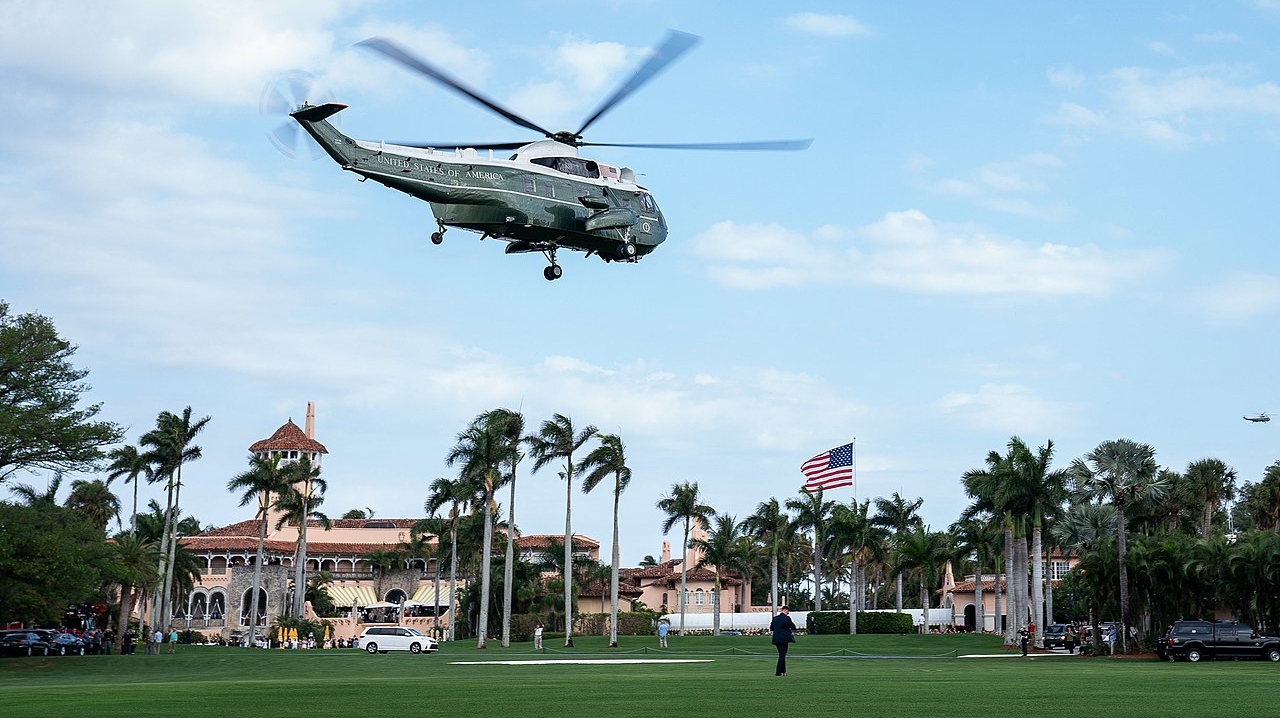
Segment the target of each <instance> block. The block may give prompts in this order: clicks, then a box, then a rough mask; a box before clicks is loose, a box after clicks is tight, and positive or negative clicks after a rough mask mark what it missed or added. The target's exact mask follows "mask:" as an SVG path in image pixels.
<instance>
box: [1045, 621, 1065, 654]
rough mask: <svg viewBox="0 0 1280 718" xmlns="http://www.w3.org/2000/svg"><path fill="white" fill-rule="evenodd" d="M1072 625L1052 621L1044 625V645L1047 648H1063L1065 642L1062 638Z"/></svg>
mask: <svg viewBox="0 0 1280 718" xmlns="http://www.w3.org/2000/svg"><path fill="white" fill-rule="evenodd" d="M1070 627H1071V625H1070V624H1067V623H1050V624H1049V625H1047V626H1045V627H1044V647H1045V648H1063V647H1065V644H1064V643H1063V641H1062V639H1063V638H1064V637H1065V636H1066V635H1067V629H1068V628H1070Z"/></svg>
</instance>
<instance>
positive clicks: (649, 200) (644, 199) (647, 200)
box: [640, 194, 653, 212]
mask: <svg viewBox="0 0 1280 718" xmlns="http://www.w3.org/2000/svg"><path fill="white" fill-rule="evenodd" d="M640 204H642V205H644V208H645V209H647V210H649V211H650V212H652V211H653V197H650V196H649V195H647V194H641V195H640Z"/></svg>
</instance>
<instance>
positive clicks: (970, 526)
mask: <svg viewBox="0 0 1280 718" xmlns="http://www.w3.org/2000/svg"><path fill="white" fill-rule="evenodd" d="M949 532H950V533H951V535H952V536H953V537H955V540H956V548H957V553H958V554H961V555H972V556H973V603H974V617H973V619H974V630H975V631H977V632H978V633H983V632H985V631H986V630H987V629H986V626H987V616H986V611H987V608H986V601H985V600H984V599H983V596H982V593H983V591H982V573H983V568H985V567H986V566H987V560H988V559H991V560H992V561H993V563H994V562H995V560H996V559H997V557H998V556H999V554H1000V546H1001V542H1002V540H1003V536H1004V533H1003V531H1002V528H1001V526H1000V521H999V520H998V519H996V517H994V516H992V515H991V513H990V512H988V511H983V512H979V513H977V514H975V515H962V516H961V517H960V519H959V520H958V521H956V522H955V523H953V524H951V527H950V529H949ZM1059 545H1061V544H1059ZM996 575H997V577H998V576H999V571H998V570H997V571H996ZM997 595H998V594H997ZM996 607H997V609H998V608H999V605H998V602H997V606H996ZM998 620H999V612H998V611H997V621H998ZM997 627H998V626H997Z"/></svg>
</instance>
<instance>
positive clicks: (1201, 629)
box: [1163, 621, 1280, 663]
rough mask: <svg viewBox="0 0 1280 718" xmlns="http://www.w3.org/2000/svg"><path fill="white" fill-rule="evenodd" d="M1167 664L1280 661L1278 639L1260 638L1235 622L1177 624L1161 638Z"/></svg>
mask: <svg viewBox="0 0 1280 718" xmlns="http://www.w3.org/2000/svg"><path fill="white" fill-rule="evenodd" d="M1163 640H1164V644H1165V645H1164V651H1163V653H1164V654H1165V655H1166V656H1168V657H1169V659H1170V660H1175V661H1176V660H1178V659H1180V658H1185V659H1186V660H1188V661H1191V662H1192V663H1195V662H1197V661H1202V660H1206V659H1213V658H1265V659H1267V660H1268V661H1271V662H1273V663H1275V662H1278V661H1280V638H1276V637H1274V636H1262V635H1259V634H1258V632H1257V631H1255V630H1253V628H1252V627H1250V626H1246V625H1245V624H1243V623H1239V622H1237V621H1176V622H1174V624H1173V627H1172V628H1170V629H1169V633H1168V635H1166V636H1165V637H1164V639H1163Z"/></svg>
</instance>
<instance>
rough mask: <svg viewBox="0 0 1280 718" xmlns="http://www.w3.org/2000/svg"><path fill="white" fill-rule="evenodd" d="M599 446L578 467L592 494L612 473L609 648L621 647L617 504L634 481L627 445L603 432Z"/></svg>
mask: <svg viewBox="0 0 1280 718" xmlns="http://www.w3.org/2000/svg"><path fill="white" fill-rule="evenodd" d="M599 439H600V445H599V446H597V447H596V448H595V449H593V450H592V451H591V453H589V454H587V458H585V459H583V460H582V466H581V467H579V468H580V469H581V470H582V473H583V474H584V478H583V480H582V492H583V493H585V494H589V493H591V490H592V489H594V488H595V487H596V486H597V485H599V484H600V482H601V481H603V480H604V479H605V477H608V476H613V553H612V556H613V558H612V561H611V572H610V574H611V575H610V576H609V647H610V648H617V647H618V566H619V565H620V564H621V563H622V549H621V548H620V545H619V543H618V507H619V505H620V503H621V501H622V492H623V491H626V490H627V486H628V485H629V484H630V483H631V468H630V467H629V466H627V447H626V446H625V445H624V444H623V443H622V439H621V438H620V437H619V436H618V435H617V434H600V435H599Z"/></svg>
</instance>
